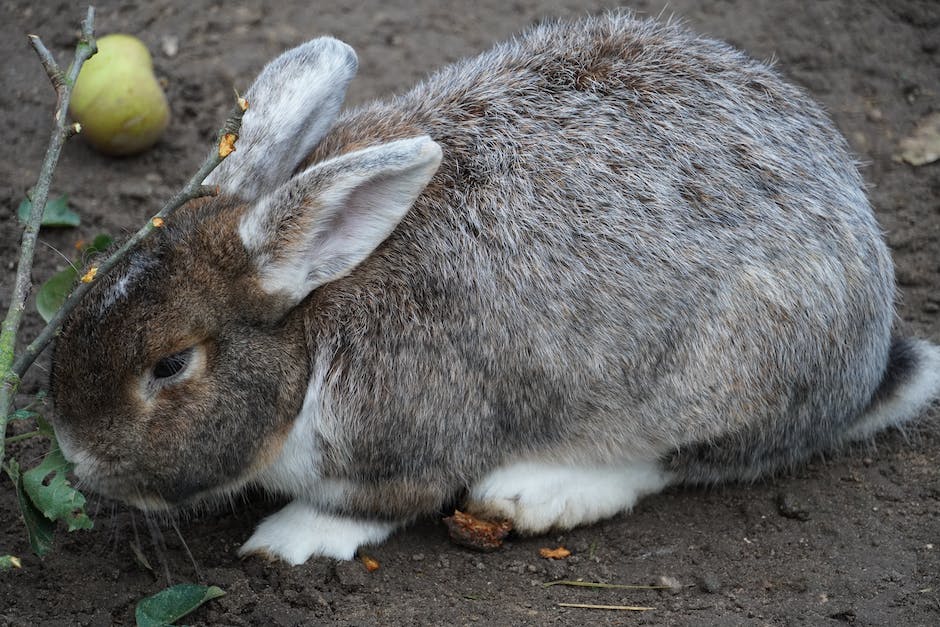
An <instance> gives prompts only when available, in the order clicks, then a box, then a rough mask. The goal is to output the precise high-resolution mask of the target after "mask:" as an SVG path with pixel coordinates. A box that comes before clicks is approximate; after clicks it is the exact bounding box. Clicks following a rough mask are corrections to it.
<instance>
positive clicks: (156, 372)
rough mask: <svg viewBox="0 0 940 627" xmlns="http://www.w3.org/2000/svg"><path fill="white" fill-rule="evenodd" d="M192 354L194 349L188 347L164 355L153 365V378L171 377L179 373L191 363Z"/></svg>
mask: <svg viewBox="0 0 940 627" xmlns="http://www.w3.org/2000/svg"><path fill="white" fill-rule="evenodd" d="M192 354H193V349H192V348H187V349H186V350H183V351H180V352H178V353H174V354H172V355H170V356H168V357H164V358H163V359H161V360H160V361H158V362H157V364H156V365H155V366H154V367H153V378H154V379H169V378H170V377H173V376H175V375H177V374H179V373H180V372H181V371H182V370H183V369H184V368H185V367H186V364H188V363H189V358H190V357H192Z"/></svg>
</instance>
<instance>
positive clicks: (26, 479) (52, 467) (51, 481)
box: [23, 443, 94, 531]
mask: <svg viewBox="0 0 940 627" xmlns="http://www.w3.org/2000/svg"><path fill="white" fill-rule="evenodd" d="M71 468H72V465H71V464H70V463H68V462H67V461H65V457H63V456H62V451H60V450H59V445H58V444H57V443H53V445H52V448H51V449H50V450H49V453H48V454H47V455H46V458H45V459H43V460H42V463H41V464H39V465H38V466H36V467H35V468H32V469H30V470H27V471H26V472H24V473H23V488H24V489H25V491H26V493H27V494H28V495H29V498H30V499H31V500H32V502H33V504H35V506H36V507H37V508H38V509H39V511H41V512H42V514H43V516H45V517H46V518H47V519H49V520H51V521H57V520H61V521H62V522H64V523H65V524H66V525H68V528H69V531H75V530H76V529H91V528H92V526H93V524H94V523H92V522H91V519H90V518H89V517H88V515H87V514H86V513H85V497H84V496H83V495H82V493H81V492H79V491H78V490H76V489H75V488H73V487H72V485H71V484H70V483H69V482H68V479H67V478H66V474H67V473H68V471H69V470H71Z"/></svg>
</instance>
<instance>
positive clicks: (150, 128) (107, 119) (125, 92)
mask: <svg viewBox="0 0 940 627" xmlns="http://www.w3.org/2000/svg"><path fill="white" fill-rule="evenodd" d="M69 112H70V113H71V115H72V117H73V118H75V119H76V120H78V121H79V122H80V123H81V125H82V131H81V136H82V137H84V138H85V139H86V140H87V141H88V142H89V143H90V144H91V145H92V146H94V147H95V148H97V149H98V150H100V151H101V152H103V153H106V154H109V155H131V154H135V153H138V152H141V151H143V150H146V149H147V148H149V147H150V146H152V145H153V144H154V143H156V141H157V140H158V139H159V138H160V135H161V134H162V133H163V131H164V129H166V126H167V124H168V123H169V121H170V108H169V106H168V105H167V101H166V96H165V95H164V94H163V89H162V88H161V87H160V84H159V83H158V82H157V78H156V76H154V74H153V61H152V59H151V58H150V52H148V51H147V47H146V46H145V45H144V43H143V42H142V41H140V40H139V39H137V38H136V37H133V36H131V35H121V34H114V35H106V36H104V37H102V38H100V39H99V40H98V53H97V54H96V55H95V56H93V57H92V58H90V59H89V60H88V61H86V62H85V65H83V66H82V71H81V72H80V73H79V75H78V80H76V81H75V87H74V89H73V90H72V100H71V103H70V104H69Z"/></svg>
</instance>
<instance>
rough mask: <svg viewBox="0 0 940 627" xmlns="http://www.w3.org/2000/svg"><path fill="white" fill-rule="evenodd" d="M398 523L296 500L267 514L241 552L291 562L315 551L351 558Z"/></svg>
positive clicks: (343, 558) (293, 562)
mask: <svg viewBox="0 0 940 627" xmlns="http://www.w3.org/2000/svg"><path fill="white" fill-rule="evenodd" d="M396 527H397V525H395V524H394V523H390V522H383V521H378V520H361V519H357V518H347V517H345V516H336V515H333V514H326V513H323V512H321V511H320V510H318V509H317V508H316V507H313V506H312V505H308V504H306V503H302V502H300V501H294V502H292V503H291V504H289V505H287V506H286V507H284V509H282V510H280V511H279V512H277V513H275V514H272V515H271V516H268V517H267V518H265V519H264V520H263V521H262V522H261V524H260V525H258V528H257V529H255V532H254V533H253V534H252V535H251V537H250V538H248V542H246V543H245V544H244V545H242V547H241V548H240V549H239V550H238V554H239V555H242V556H245V555H250V554H253V553H257V554H261V555H264V556H267V557H270V558H276V559H282V560H284V561H285V562H287V563H288V564H290V565H291V566H296V565H297V564H303V563H304V562H306V561H307V560H308V559H309V558H310V557H312V556H314V555H317V556H323V557H333V558H336V559H341V560H349V559H352V558H353V557H355V555H356V550H357V549H358V548H359V547H360V546H362V545H364V544H378V543H380V542H382V541H384V540H385V539H386V538H388V536H389V535H391V533H392V532H393V531H395V528H396Z"/></svg>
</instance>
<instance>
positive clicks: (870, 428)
mask: <svg viewBox="0 0 940 627" xmlns="http://www.w3.org/2000/svg"><path fill="white" fill-rule="evenodd" d="M938 398H940V346H936V345H935V344H931V343H930V342H927V341H925V340H919V339H916V338H899V337H895V338H894V339H893V340H892V342H891V352H890V353H889V354H888V368H887V370H886V371H885V376H884V379H882V381H881V385H880V386H879V387H878V389H877V391H875V395H874V396H873V397H872V402H871V404H870V405H869V406H868V409H867V410H866V411H865V412H864V413H862V415H861V416H859V417H858V419H857V420H856V421H855V422H854V423H853V424H852V425H851V426H850V427H849V429H848V431H847V432H846V433H845V439H846V441H854V440H865V439H868V438H869V437H871V436H872V435H874V434H875V433H877V432H878V431H880V430H882V429H885V428H887V427H896V426H899V425H901V424H903V423H905V422H908V421H909V420H913V419H914V418H917V417H918V416H920V415H921V414H923V413H924V411H925V410H926V409H927V408H928V407H929V406H930V405H931V403H933V402H935V401H936V400H937V399H938Z"/></svg>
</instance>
